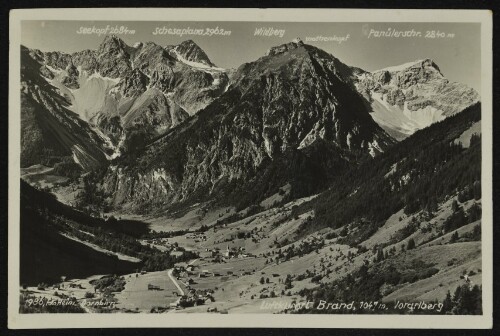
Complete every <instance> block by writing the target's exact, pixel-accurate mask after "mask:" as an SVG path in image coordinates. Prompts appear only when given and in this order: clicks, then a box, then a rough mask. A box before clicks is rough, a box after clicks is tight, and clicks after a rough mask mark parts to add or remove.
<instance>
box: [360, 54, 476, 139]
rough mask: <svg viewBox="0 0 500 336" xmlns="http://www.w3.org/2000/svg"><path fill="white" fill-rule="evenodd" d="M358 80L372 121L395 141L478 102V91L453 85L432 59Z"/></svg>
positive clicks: (382, 71)
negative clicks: (369, 105)
mask: <svg viewBox="0 0 500 336" xmlns="http://www.w3.org/2000/svg"><path fill="white" fill-rule="evenodd" d="M357 79H358V80H357V82H356V87H357V88H358V91H359V92H360V93H361V94H362V95H363V96H364V97H365V98H366V99H367V100H368V101H369V102H370V104H371V108H372V113H371V116H372V118H373V119H374V120H375V121H376V122H377V123H378V124H379V125H380V126H381V127H382V128H384V129H385V130H386V131H387V132H388V133H389V134H391V135H392V136H393V137H395V138H396V139H403V138H405V137H407V136H409V135H411V134H413V133H414V132H415V131H417V130H419V129H422V128H424V127H427V126H429V125H430V124H432V123H434V122H437V121H440V120H443V119H445V118H446V117H448V116H451V115H454V114H456V113H459V112H461V111H463V110H464V109H465V108H467V107H468V106H470V105H472V104H474V103H476V102H477V101H479V95H478V93H477V92H476V91H474V90H473V89H472V88H469V87H467V86H466V85H464V84H460V83H453V82H450V81H449V80H448V79H447V78H446V77H444V75H443V74H442V73H441V70H440V69H439V66H438V65H437V64H436V63H435V62H434V61H433V60H432V59H429V58H425V59H422V60H417V61H413V62H408V63H404V64H401V65H397V66H391V67H387V68H383V69H380V70H376V71H373V72H371V73H370V72H365V73H363V74H362V75H359V76H357Z"/></svg>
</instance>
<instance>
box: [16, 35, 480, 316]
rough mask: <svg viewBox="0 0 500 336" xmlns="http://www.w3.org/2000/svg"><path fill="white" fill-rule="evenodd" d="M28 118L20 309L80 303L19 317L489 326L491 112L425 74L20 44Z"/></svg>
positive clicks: (174, 50) (293, 47) (290, 52)
mask: <svg viewBox="0 0 500 336" xmlns="http://www.w3.org/2000/svg"><path fill="white" fill-rule="evenodd" d="M20 113H21V227H20V229H21V279H20V282H21V284H22V290H21V302H27V300H29V299H32V298H40V297H42V298H45V299H69V300H74V302H76V303H77V304H76V305H70V306H57V305H54V306H50V307H42V306H40V307H27V306H26V305H22V304H21V312H25V313H33V312H94V313H99V312H148V313H149V312H158V313H163V312H174V313H175V312H183V313H187V312H214V313H215V312H222V313H276V312H278V313H336V314H340V313H366V314H370V313H374V314H381V313H384V314H387V313H390V314H412V313H413V314H420V313H425V314H462V315H463V314H481V312H482V310H481V309H482V308H481V307H482V305H481V283H482V281H481V279H482V272H481V264H482V259H481V183H480V181H481V103H480V97H479V95H478V93H477V92H476V91H474V90H473V89H472V88H470V87H468V86H466V85H464V84H461V83H455V82H451V81H449V80H448V79H447V78H446V77H445V75H444V74H443V73H442V72H441V70H440V68H439V66H438V65H437V64H436V63H434V61H433V60H431V59H423V60H418V61H413V62H409V63H407V64H403V65H397V66H393V67H389V68H385V69H381V70H378V71H373V72H369V71H365V70H363V69H360V68H357V67H352V66H349V65H347V64H345V63H343V62H342V61H341V60H339V59H338V58H336V57H335V56H333V55H331V54H329V53H327V52H325V51H323V50H321V49H319V48H317V47H314V46H311V45H307V44H304V43H303V42H302V41H301V40H300V39H295V40H293V41H292V42H289V43H286V44H283V45H279V46H275V47H272V48H271V49H270V50H269V51H268V52H267V53H266V54H265V55H263V56H262V57H260V58H259V59H257V60H255V61H253V62H250V63H244V64H242V65H241V66H239V67H238V68H237V69H223V68H220V67H217V66H216V65H215V64H214V63H213V62H212V61H211V60H210V58H209V56H208V55H207V54H206V53H205V52H204V51H203V50H202V49H201V48H200V47H199V46H198V45H197V44H196V43H195V42H193V41H191V40H186V41H184V42H182V43H180V44H178V45H167V46H162V45H158V44H155V43H153V42H145V43H141V42H139V43H136V44H134V45H133V46H129V45H127V44H126V43H125V42H124V41H123V40H121V39H120V38H118V37H116V36H113V35H108V36H106V37H105V38H104V39H103V41H102V43H101V44H100V45H99V47H98V48H97V49H96V50H82V51H79V52H75V53H73V54H68V53H64V52H58V51H52V52H43V51H40V50H35V49H30V48H27V47H24V46H23V47H21V111H20ZM102 299H105V300H106V302H109V303H110V304H108V305H104V306H103V305H95V306H92V305H88V304H87V303H88V302H91V301H93V300H94V301H99V300H102ZM83 302H85V304H84V303H83ZM304 302H313V303H314V304H312V305H304V304H300V303H304ZM325 302H328V303H332V302H337V303H341V302H343V303H346V304H344V305H331V306H330V307H329V308H328V309H324V304H323V303H325ZM397 302H424V303H426V305H419V306H418V307H419V308H418V309H415V307H414V306H411V305H403V306H404V308H401V306H398V305H397V304H395V303H397ZM348 303H353V306H349V305H348ZM368 303H370V304H368ZM431 303H432V305H431ZM322 304H323V306H322ZM431 306H432V307H433V308H432V309H431V308H428V309H427V308H421V307H431ZM353 307H354V310H353V309H352V308H353ZM398 307H399V308H398Z"/></svg>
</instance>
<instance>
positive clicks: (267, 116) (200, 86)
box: [21, 36, 479, 210]
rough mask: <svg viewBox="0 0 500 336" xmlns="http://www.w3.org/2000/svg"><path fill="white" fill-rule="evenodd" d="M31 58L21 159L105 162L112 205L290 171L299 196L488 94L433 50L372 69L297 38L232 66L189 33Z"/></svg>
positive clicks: (160, 201)
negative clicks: (445, 70) (219, 63)
mask: <svg viewBox="0 0 500 336" xmlns="http://www.w3.org/2000/svg"><path fill="white" fill-rule="evenodd" d="M22 64H23V67H22V69H21V74H22V92H21V96H22V111H21V113H22V128H23V130H22V134H23V136H22V152H21V157H22V160H21V161H22V166H23V167H28V166H30V165H33V164H45V165H49V166H53V165H54V164H57V163H58V162H67V161H68V157H72V158H73V161H74V162H75V163H76V164H77V165H79V166H80V168H81V169H82V170H84V171H91V170H94V169H96V168H102V169H107V170H106V173H105V174H104V177H103V180H102V189H103V191H104V193H105V194H106V195H107V196H108V197H107V198H108V201H109V202H110V204H111V205H112V207H114V208H120V207H122V206H124V205H126V206H127V207H129V206H130V207H131V209H135V210H138V209H143V210H144V209H146V208H158V206H160V208H164V207H168V206H169V205H172V204H178V203H186V202H187V203H189V202H195V201H203V200H205V201H206V200H209V199H211V200H213V199H216V200H221V201H224V200H223V199H224V198H228V195H233V196H234V195H241V194H242V193H247V194H248V192H246V191H245V190H249V188H253V189H254V191H256V190H258V192H256V194H258V197H265V196H268V195H269V194H272V193H273V192H275V191H276V190H277V189H278V188H279V187H281V186H282V185H284V184H286V183H292V187H293V188H292V189H293V190H294V195H295V196H296V197H298V196H302V195H304V194H307V193H311V192H314V191H317V190H319V189H321V188H322V187H324V183H325V181H328V180H331V179H332V178H335V176H338V175H340V174H341V173H342V172H343V171H344V170H346V169H350V167H352V166H353V165H356V164H357V163H358V162H360V161H362V160H364V158H366V157H370V156H371V157H374V156H377V155H379V154H381V153H383V152H384V151H386V150H387V149H388V148H390V147H391V146H393V145H394V144H395V143H396V142H397V141H398V140H402V139H404V138H406V137H408V136H409V135H411V134H413V133H414V132H415V131H416V130H418V129H422V128H425V127H427V126H429V125H431V124H432V123H434V122H437V121H440V120H443V119H444V118H446V117H448V116H451V115H454V114H457V113H459V112H461V111H462V110H464V109H465V108H467V107H469V106H471V105H473V104H475V103H476V102H478V101H479V96H478V94H477V93H476V92H475V91H474V90H473V89H471V88H469V87H467V86H466V85H463V84H459V83H453V82H450V81H449V80H447V79H446V78H445V77H444V76H443V74H442V73H441V71H440V69H439V67H438V66H437V65H436V64H435V63H434V62H433V61H432V60H430V59H425V60H421V61H416V62H411V63H408V64H404V65H401V66H395V67H391V68H386V69H382V70H379V71H374V72H367V71H364V70H362V69H359V68H356V67H351V66H348V65H346V64H344V63H343V62H341V61H340V60H339V59H337V58H336V57H334V56H333V55H331V54H328V53H326V52H325V51H323V50H321V49H319V48H316V47H314V46H311V45H307V44H304V43H303V42H302V41H301V40H300V39H296V40H294V41H292V42H290V43H286V44H283V45H279V46H276V47H273V48H271V49H270V50H269V51H268V52H267V53H266V54H265V55H264V56H262V57H261V58H259V59H257V60H255V61H254V62H250V63H245V64H242V65H241V66H240V67H239V68H238V69H234V70H233V69H231V70H225V69H222V68H218V67H216V66H215V65H214V64H213V63H212V62H211V60H210V59H209V57H208V56H207V54H206V53H205V52H204V51H203V50H202V49H201V48H200V47H199V46H198V45H196V44H195V43H194V42H193V41H191V40H187V41H184V42H182V43H181V44H179V45H174V46H160V45H157V44H155V43H152V42H147V43H136V44H135V45H134V46H128V45H127V44H125V43H124V42H123V41H122V40H121V39H119V38H118V37H116V36H107V37H105V39H104V40H103V42H102V43H101V44H100V45H99V47H98V48H97V50H84V51H80V52H75V53H73V54H67V53H62V52H42V51H39V50H34V49H28V48H25V47H22ZM297 176H299V177H298V178H297ZM233 196H229V198H232V197H233ZM243 198H244V199H245V197H243ZM251 198H252V197H251ZM253 198H254V199H253V200H252V201H254V200H255V197H253ZM252 201H250V200H248V201H247V203H251V202H252ZM242 206H243V205H242Z"/></svg>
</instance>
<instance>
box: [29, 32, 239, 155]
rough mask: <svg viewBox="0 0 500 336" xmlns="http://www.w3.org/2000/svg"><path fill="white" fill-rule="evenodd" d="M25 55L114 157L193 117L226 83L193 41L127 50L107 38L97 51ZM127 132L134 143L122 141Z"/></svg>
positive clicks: (219, 71) (137, 46) (148, 44)
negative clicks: (29, 57) (130, 146)
mask: <svg viewBox="0 0 500 336" xmlns="http://www.w3.org/2000/svg"><path fill="white" fill-rule="evenodd" d="M174 51H175V52H174ZM28 52H29V55H30V56H31V58H32V60H34V61H35V62H37V63H39V64H40V72H41V74H42V75H43V76H44V77H45V78H47V79H48V80H49V81H50V84H51V85H52V86H54V87H55V88H56V89H57V90H58V91H59V93H60V94H61V95H62V96H63V97H64V98H65V99H66V100H68V102H69V104H68V106H67V108H68V109H70V110H72V111H74V112H76V113H77V114H78V115H79V116H80V118H81V119H83V120H84V121H87V122H88V123H89V124H90V126H91V127H93V128H94V129H95V130H96V131H98V132H99V133H100V135H101V136H102V137H104V139H105V142H106V145H107V147H109V148H111V149H112V150H113V151H114V152H115V154H116V155H119V154H120V152H121V150H126V149H127V148H126V147H127V146H124V144H126V143H130V141H129V140H132V142H137V140H140V141H139V143H146V142H147V141H149V140H150V139H151V138H152V137H154V136H157V135H159V134H161V132H165V131H166V130H168V128H169V127H174V126H176V125H178V124H179V123H181V122H182V121H183V120H185V119H186V118H187V117H188V116H189V115H194V114H195V113H196V112H197V111H199V110H200V109H202V108H204V107H206V106H207V105H208V104H209V103H210V102H212V101H213V100H214V99H216V98H217V97H218V96H220V95H221V94H222V93H223V92H224V90H225V89H226V88H227V84H228V81H229V79H228V76H227V74H226V73H225V71H224V70H223V69H220V68H216V67H215V66H214V65H213V63H212V62H210V60H209V59H208V57H207V56H206V54H205V53H204V52H203V50H201V48H199V47H198V46H197V45H196V44H195V43H194V42H193V41H186V42H184V43H182V44H181V45H179V46H172V47H167V48H163V47H161V46H159V45H157V44H155V43H153V42H147V43H138V44H136V45H134V47H130V46H128V45H126V44H125V43H124V42H123V41H122V40H121V39H119V38H118V37H116V36H113V35H110V36H106V37H105V38H104V40H103V42H102V43H101V44H100V45H99V47H98V48H97V50H83V51H80V52H75V53H73V54H71V55H70V54H65V53H61V52H45V53H44V52H41V51H39V50H29V49H28ZM191 62H193V63H191ZM200 66H201V67H200ZM153 89H154V90H153ZM152 96H155V98H154V99H153V100H154V101H156V103H151V101H152V98H151V97H152ZM144 104H145V105H144ZM141 113H145V115H141ZM154 114H156V115H154ZM132 116H134V117H133V118H132ZM134 118H135V119H134ZM149 122H152V124H149ZM141 127H142V128H143V129H142V130H141V131H140V132H137V131H138V130H139V129H140V128H141ZM131 131H133V132H134V139H128V140H127V137H129V136H131V134H129V133H130V132H131ZM139 135H142V136H144V138H143V139H138V137H139ZM116 155H114V156H116Z"/></svg>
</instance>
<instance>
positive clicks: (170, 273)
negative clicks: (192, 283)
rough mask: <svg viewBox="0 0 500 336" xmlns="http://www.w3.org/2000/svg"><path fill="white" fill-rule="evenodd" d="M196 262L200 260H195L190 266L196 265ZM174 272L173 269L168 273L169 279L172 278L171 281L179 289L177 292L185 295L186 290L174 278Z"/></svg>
mask: <svg viewBox="0 0 500 336" xmlns="http://www.w3.org/2000/svg"><path fill="white" fill-rule="evenodd" d="M196 261H198V259H193V260H191V261H190V262H189V263H188V265H192V264H194V263H195V262H196ZM172 272H173V269H172V268H171V269H169V270H168V272H167V274H168V277H169V278H170V280H172V282H173V283H174V285H175V287H177V290H178V291H179V293H180V294H181V295H185V292H184V290H183V289H182V287H181V286H180V285H179V283H178V282H177V279H176V278H174V276H173V275H172Z"/></svg>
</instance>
